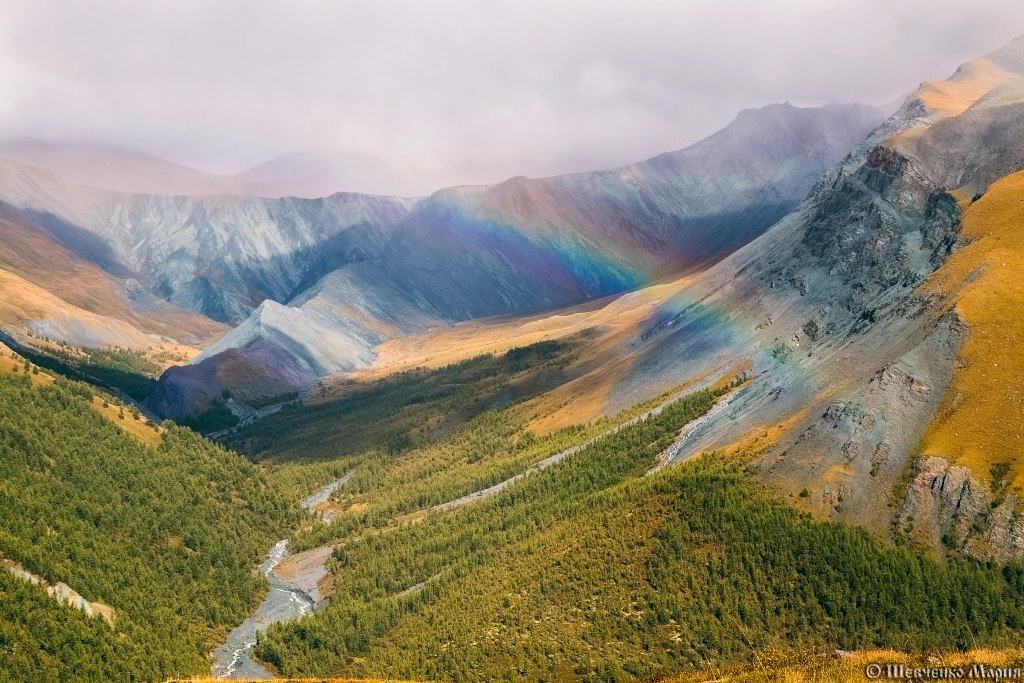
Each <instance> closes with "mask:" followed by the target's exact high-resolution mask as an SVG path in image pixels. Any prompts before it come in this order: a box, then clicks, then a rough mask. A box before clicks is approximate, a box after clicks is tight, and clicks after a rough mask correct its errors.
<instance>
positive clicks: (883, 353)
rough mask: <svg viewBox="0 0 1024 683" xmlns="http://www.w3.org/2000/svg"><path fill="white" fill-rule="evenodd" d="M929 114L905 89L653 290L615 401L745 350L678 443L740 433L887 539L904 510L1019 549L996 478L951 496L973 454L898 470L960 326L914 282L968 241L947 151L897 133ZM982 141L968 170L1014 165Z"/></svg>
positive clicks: (931, 537)
mask: <svg viewBox="0 0 1024 683" xmlns="http://www.w3.org/2000/svg"><path fill="white" fill-rule="evenodd" d="M1019 47H1020V48H1021V50H1024V42H1022V43H1021V44H1020V46H1019ZM1022 64H1024V61H1022ZM972 92H973V91H972ZM1007 92H1008V91H1007V90H1000V91H999V93H1001V94H1000V96H1003V95H1005V94H1006V93H1007ZM974 96H975V97H978V95H976V94H975V95H974ZM1003 104H1006V103H1005V102H1003ZM981 106H982V105H981V104H977V105H975V107H981ZM968 113H970V115H972V116H973V115H974V114H975V113H977V110H976V109H975V108H972V106H971V105H970V103H969V102H968V104H967V105H964V110H963V111H961V112H959V113H957V112H953V113H952V114H947V115H946V118H943V119H941V120H942V121H943V125H947V126H948V125H952V122H955V121H956V120H958V118H959V117H960V116H961V115H963V116H966V115H967V114H968ZM938 120H939V118H937V117H936V116H935V115H933V111H932V110H931V109H930V107H929V106H928V105H927V103H926V102H925V101H924V100H922V99H921V97H919V96H912V97H911V98H910V99H909V100H908V101H907V103H905V104H904V106H903V107H901V109H900V111H899V112H897V114H895V115H894V116H893V118H891V119H890V120H889V121H887V122H886V123H885V124H883V126H881V127H880V128H879V129H878V130H877V131H875V132H874V133H872V134H871V135H870V136H869V137H868V139H867V140H866V141H865V143H864V144H863V145H861V146H860V147H858V148H857V149H856V150H854V151H853V152H852V153H851V154H850V155H849V156H848V157H847V158H846V159H845V160H844V161H843V162H842V163H840V164H838V165H837V166H836V167H835V168H834V169H832V170H831V171H830V172H829V173H828V174H826V176H825V177H824V178H823V179H822V180H821V181H820V182H819V183H818V184H817V186H816V187H815V189H814V190H813V191H812V192H811V194H810V195H809V196H808V198H807V200H806V201H805V202H804V203H802V204H801V206H799V207H798V208H797V209H796V210H795V211H794V212H792V213H791V214H789V215H788V216H787V217H786V218H784V219H783V220H782V221H780V222H779V223H778V224H777V225H776V226H775V227H773V228H772V229H771V230H770V231H769V232H768V233H766V234H765V235H763V236H761V237H760V238H758V239H757V240H755V241H754V242H752V243H751V244H749V245H747V246H746V247H744V248H742V249H740V250H738V251H737V252H736V253H734V254H732V255H731V256H729V257H728V258H726V259H725V260H723V261H722V262H721V263H719V264H717V265H716V266H714V267H713V268H711V269H709V270H708V271H707V272H706V273H704V274H702V275H700V276H699V277H697V278H695V280H694V282H693V284H692V286H690V287H689V288H688V289H686V290H684V291H683V293H682V294H681V295H680V296H679V297H677V298H676V299H675V300H674V301H670V302H668V303H666V304H665V305H664V306H663V307H662V313H661V315H659V316H657V317H656V319H654V320H652V321H651V323H650V324H649V325H648V326H647V327H646V328H645V329H643V330H642V331H641V333H640V335H639V336H638V340H637V347H638V349H639V351H638V356H639V357H638V359H637V360H636V362H635V363H634V364H633V367H632V369H631V371H630V372H629V373H628V374H627V375H626V376H625V377H624V378H623V380H622V381H621V383H620V386H619V387H617V389H616V393H615V394H614V395H613V397H612V409H614V408H618V407H621V406H622V405H623V403H624V402H625V400H626V399H625V397H633V396H636V395H637V392H638V391H643V390H646V391H647V392H648V393H654V392H656V391H658V390H663V389H665V388H666V387H667V386H668V381H669V380H668V378H671V381H673V382H678V381H680V380H681V379H686V378H695V377H702V376H704V375H705V374H706V373H708V372H711V371H713V370H714V368H716V367H731V366H733V365H734V364H736V363H740V362H742V361H744V360H751V361H753V363H754V366H755V369H754V376H755V378H754V379H753V380H752V381H751V382H750V383H749V384H748V385H746V386H745V387H744V388H743V389H742V390H741V391H740V392H738V393H737V395H736V398H735V400H734V401H733V402H732V403H731V404H730V405H729V406H728V407H727V409H725V410H723V411H722V412H721V413H718V414H716V415H714V416H713V418H712V419H710V420H708V421H707V422H706V423H704V424H702V425H701V426H700V428H699V429H698V430H695V431H694V433H691V434H688V435H687V437H686V442H685V447H682V448H680V449H678V458H679V459H685V458H686V457H689V456H692V455H694V454H697V453H700V452H705V451H708V450H711V449H715V448H723V447H733V446H738V445H739V444H744V445H745V446H744V448H746V449H747V450H746V452H747V453H748V455H749V456H750V457H752V459H753V461H752V463H751V469H752V470H753V471H755V472H756V473H758V475H759V476H760V477H762V478H763V479H764V480H765V481H767V482H769V483H770V484H772V485H773V486H774V487H775V488H776V489H778V490H779V491H781V492H782V493H783V494H784V495H786V496H791V497H792V500H793V502H794V503H795V504H797V505H799V506H801V507H804V508H806V509H808V510H809V511H811V512H814V513H815V514H817V515H819V516H822V517H827V518H836V519H843V520H848V521H851V522H856V523H858V524H862V525H865V526H868V527H869V528H871V529H873V530H875V531H876V532H877V533H878V534H880V535H883V536H886V537H890V538H893V539H894V540H900V538H901V537H902V534H903V532H902V531H901V529H903V528H904V527H906V526H907V522H908V520H910V519H911V518H912V519H913V525H911V526H912V530H913V535H914V540H916V541H918V542H920V543H922V544H924V545H927V546H930V547H934V548H937V549H940V548H942V547H943V545H942V544H943V539H944V538H946V539H947V542H950V543H951V542H953V541H956V543H957V544H959V547H960V548H961V549H962V550H963V551H964V552H968V553H971V554H975V555H984V556H992V557H1000V558H1007V557H1018V556H1020V548H1019V544H1018V540H1017V539H1018V538H1019V527H1018V526H1017V522H1016V517H1015V516H1014V511H1013V510H1014V508H1013V505H1014V504H1013V503H1012V502H1010V498H1011V497H1010V496H1006V498H1005V499H999V500H998V501H997V504H996V505H995V506H993V505H992V503H993V500H992V499H990V498H984V496H983V495H982V494H984V493H985V491H986V490H987V487H985V486H983V487H981V492H980V493H979V491H978V488H979V487H978V486H977V485H976V482H972V483H971V484H970V486H971V487H972V488H971V493H970V495H966V494H965V495H964V496H963V497H961V496H960V494H959V493H957V494H956V499H955V500H950V499H949V496H951V495H953V494H952V493H950V491H951V489H950V486H953V489H956V482H958V481H960V482H967V481H970V477H969V476H968V474H969V472H966V471H960V470H955V469H954V470H952V471H951V472H950V473H949V474H948V476H947V485H946V486H945V487H942V486H937V488H936V489H935V491H937V492H938V493H935V492H933V490H932V488H931V481H932V478H934V476H935V473H934V472H933V470H935V468H936V467H937V466H938V465H937V464H935V463H931V464H929V465H928V470H927V473H926V474H920V477H921V479H920V481H919V480H918V478H917V475H913V476H911V478H910V480H911V481H912V483H913V485H912V486H911V489H910V493H907V492H906V491H907V489H906V488H905V487H906V485H907V482H908V479H907V476H906V474H905V473H907V472H911V471H913V470H912V462H913V459H914V458H915V457H916V455H917V449H918V446H919V443H920V439H921V437H922V435H923V434H924V430H925V428H926V427H927V426H928V425H929V423H930V422H931V421H932V419H933V416H934V415H935V412H936V410H937V409H938V407H939V404H940V402H941V400H942V399H943V397H944V396H945V394H946V390H947V387H948V386H949V384H950V382H951V379H952V376H953V372H954V370H955V368H956V367H957V359H958V354H959V352H960V349H961V347H962V345H963V343H964V341H965V339H966V335H967V332H968V327H967V325H966V324H965V323H964V321H963V320H962V319H961V318H960V317H959V315H957V314H956V313H955V312H954V311H953V308H954V302H953V301H952V300H949V299H946V298H944V297H942V296H939V295H937V294H932V293H929V290H928V289H927V288H925V287H922V284H923V283H925V281H926V280H927V279H928V278H929V277H930V276H931V275H932V274H933V273H934V272H935V271H936V270H937V269H938V268H939V267H940V266H941V265H942V264H943V263H945V262H946V260H947V259H948V258H949V256H950V255H951V254H952V253H954V252H955V251H956V250H958V249H960V248H961V247H962V246H964V244H965V242H964V240H963V239H962V237H961V233H960V231H961V223H962V211H961V208H960V206H959V205H958V203H957V201H956V200H955V199H954V196H953V194H952V193H951V192H950V191H949V188H950V185H949V178H950V177H951V176H950V175H948V174H947V173H945V171H943V172H941V173H940V172H938V170H939V166H941V164H942V163H944V159H943V157H941V156H940V155H936V156H934V157H928V158H925V157H923V156H922V155H921V154H920V151H921V148H916V147H913V146H912V145H910V144H909V143H908V140H923V139H924V138H925V137H926V136H927V135H928V134H929V132H930V130H931V127H932V126H933V125H935V121H938ZM995 120H996V119H994V118H993V119H991V121H995ZM993 125H995V124H993ZM990 133H991V130H990ZM1011 137H1013V136H1012V135H1011ZM1014 140H1015V138H1014ZM1013 145H1016V142H1013V144H1012V145H1011V147H1013ZM985 149H986V151H985V152H984V153H985V155H986V157H985V163H984V164H979V165H976V166H974V167H972V169H973V170H972V169H968V171H969V172H970V173H971V174H972V175H971V177H972V178H975V179H981V180H982V181H983V180H984V179H985V178H986V177H988V176H986V175H985V174H986V173H988V171H985V169H990V170H991V169H998V170H997V171H993V172H996V173H1001V172H1003V171H1005V170H1006V169H1007V168H1009V169H1015V168H1016V167H1017V166H1018V165H1019V163H1018V162H1017V161H1014V160H1013V158H1014V154H1013V153H1010V154H1008V155H1007V156H1004V157H1001V158H1000V159H998V160H995V159H994V156H993V155H995V156H999V154H1000V152H999V151H998V150H997V149H996V146H995V144H994V143H993V144H992V145H989V146H988V147H986V148H985ZM1011 152H1012V150H1011ZM956 158H957V157H956V156H955V155H954V156H952V157H949V158H946V159H945V161H949V162H950V163H957V162H956ZM996 161H998V163H995V162H996ZM1003 162H1006V164H1009V165H1008V166H1006V165H1005V164H1004V163H1003ZM937 164H938V166H937ZM965 177H966V176H965ZM972 182H973V181H972ZM616 396H619V397H623V399H621V400H622V401H623V402H622V403H616V400H618V399H616ZM751 444H754V445H755V446H756V447H753V446H751ZM985 475H986V473H980V474H979V473H974V474H973V475H972V476H973V477H975V478H977V477H979V476H980V477H982V478H984V477H985ZM901 487H903V488H901ZM894 491H897V493H898V495H895V496H894V494H893V492H894ZM908 496H909V497H908ZM957 505H959V512H957V510H958V508H957ZM986 506H988V508H986ZM986 509H991V512H987V511H986ZM997 511H998V514H997ZM968 532H970V533H968ZM951 539H952V540H951ZM957 539H959V540H957Z"/></svg>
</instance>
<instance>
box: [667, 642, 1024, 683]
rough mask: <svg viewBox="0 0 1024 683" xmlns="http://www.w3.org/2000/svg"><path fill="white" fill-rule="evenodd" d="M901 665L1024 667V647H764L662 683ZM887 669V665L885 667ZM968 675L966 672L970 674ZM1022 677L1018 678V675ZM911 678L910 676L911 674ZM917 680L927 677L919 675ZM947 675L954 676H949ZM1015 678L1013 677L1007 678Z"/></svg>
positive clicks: (804, 682)
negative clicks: (749, 657)
mask: <svg viewBox="0 0 1024 683" xmlns="http://www.w3.org/2000/svg"><path fill="white" fill-rule="evenodd" d="M873 664H878V665H882V666H883V667H884V666H885V665H886V664H902V665H903V666H904V667H907V668H923V667H927V668H935V667H951V668H957V667H963V668H964V669H966V670H967V671H969V670H970V666H971V665H973V664H981V665H985V666H986V667H990V668H1017V667H1024V650H1021V649H1019V648H1014V649H1006V650H984V649H977V650H970V651H967V652H953V653H947V652H932V653H925V654H914V655H910V654H906V653H903V652H895V651H892V650H864V651H858V652H850V653H839V652H836V653H827V654H804V655H801V656H793V655H783V654H773V653H766V652H762V653H759V654H757V655H755V658H754V661H753V662H751V663H749V664H745V665H742V666H730V667H722V668H714V667H713V668H711V669H709V670H704V671H700V672H690V673H685V674H678V675H675V676H670V677H668V678H664V679H662V681H661V683H711V682H712V681H714V682H716V683H852V682H853V681H867V680H883V681H884V680H893V679H890V678H887V677H885V676H884V675H883V676H881V677H879V678H869V677H868V676H867V674H866V671H867V668H868V666H869V665H873ZM883 673H884V669H883ZM965 677H966V676H965ZM1018 678H1019V677H1018ZM907 680H910V679H909V678H908V679H907ZM913 680H922V679H921V678H915V679H913ZM946 680H949V677H947V679H946ZM1002 680H1010V679H1006V678H1004V679H1002Z"/></svg>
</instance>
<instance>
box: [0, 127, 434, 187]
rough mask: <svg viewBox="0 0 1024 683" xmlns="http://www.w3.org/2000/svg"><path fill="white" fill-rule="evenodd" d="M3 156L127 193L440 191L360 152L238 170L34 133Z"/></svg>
mask: <svg viewBox="0 0 1024 683" xmlns="http://www.w3.org/2000/svg"><path fill="white" fill-rule="evenodd" d="M0 157H4V158H6V159H10V160H12V161H16V162H18V163H22V164H27V165H29V166H37V167H39V168H44V169H46V170H48V171H51V172H52V173H56V174H57V175H60V176H61V177H63V178H65V179H67V180H69V181H71V182H72V183H75V184H78V185H88V186H90V187H96V188H101V189H104V190H113V191H115V192H122V193H125V194H160V195H195V196H206V195H222V194H237V195H253V196H257V197H268V198H275V197H306V198H310V199H315V198H317V197H327V196H328V195H332V194H334V193H336V192H340V191H342V190H346V191H355V192H365V193H367V194H380V195H400V196H406V197H412V196H421V195H423V194H426V193H428V192H430V191H431V190H432V189H434V188H432V187H430V186H429V185H427V184H425V183H423V182H422V181H418V180H416V179H415V178H412V177H410V176H409V175H407V174H404V173H402V172H401V171H399V170H398V169H396V168H393V167H392V166H390V165H388V164H387V163H385V162H383V161H381V160H380V159H376V158H375V157H372V156H370V155H368V154H361V153H359V152H321V153H311V152H305V153H301V152H295V153H292V154H285V155H282V156H279V157H276V158H274V159H271V160H270V161H267V162H264V163H262V164H259V165H257V166H254V167H252V168H250V169H247V170H244V171H241V172H239V173H234V174H220V173H207V172H205V171H199V170H197V169H194V168H189V167H187V166H182V165H180V164H175V163H173V162H170V161H167V160H165V159H161V158H160V157H157V156H154V155H152V154H145V153H143V152H138V151H135V150H131V149H125V148H122V147H117V146H114V145H102V144H97V143H81V142H66V141H53V140H40V139H34V138H19V139H12V140H5V141H0Z"/></svg>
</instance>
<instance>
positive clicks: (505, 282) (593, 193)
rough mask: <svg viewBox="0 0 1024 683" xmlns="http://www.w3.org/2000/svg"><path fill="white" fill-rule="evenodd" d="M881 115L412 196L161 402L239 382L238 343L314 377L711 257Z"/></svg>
mask: <svg viewBox="0 0 1024 683" xmlns="http://www.w3.org/2000/svg"><path fill="white" fill-rule="evenodd" d="M881 118H882V113H881V112H880V111H878V110H876V109H874V108H871V107H865V106H861V105H830V106H827V107H821V108H817V109H800V108H797V107H793V106H791V105H788V104H785V105H772V106H768V107H765V108H762V109H759V110H752V111H747V112H743V113H741V114H740V115H739V116H738V117H737V118H736V120H735V121H734V122H733V123H731V124H730V125H729V126H728V127H727V128H725V129H724V130H722V131H721V132H719V133H717V134H715V135H713V136H712V137H710V138H708V139H707V140H704V141H702V142H700V143H698V144H696V145H694V146H692V147H690V148H687V149H685V150H681V151H678V152H672V153H669V154H664V155H661V156H658V157H655V158H653V159H650V160H648V161H646V162H642V163H638V164H633V165H631V166H627V167H624V168H621V169H616V170H612V171H602V172H596V173H585V174H575V175H570V176H561V177H556V178H546V179H538V180H531V179H527V178H513V179H511V180H508V181H506V182H504V183H500V184H498V185H495V186H481V187H459V188H450V189H446V190H442V191H439V192H437V193H435V194H433V195H431V196H430V197H428V198H426V199H423V200H421V201H419V202H417V203H415V204H414V205H412V206H411V207H410V210H409V213H408V215H406V216H405V217H404V218H403V219H402V220H401V221H400V222H399V224H398V225H397V226H396V227H395V228H394V229H393V230H392V231H391V232H390V233H389V235H388V237H387V238H386V239H385V240H384V241H383V242H382V243H381V247H380V249H379V252H378V253H377V254H376V255H373V256H371V257H369V258H365V259H352V260H351V261H350V262H349V263H345V264H342V265H340V266H339V267H338V268H337V269H336V270H334V271H333V272H330V273H329V274H327V275H325V276H324V277H323V279H322V280H321V281H320V282H318V283H317V284H316V285H315V286H314V287H312V288H311V289H309V290H307V291H305V292H302V293H299V294H297V295H296V296H295V297H294V298H292V299H291V300H287V301H286V300H284V299H280V298H274V301H267V302H265V303H264V304H262V305H261V307H260V309H259V310H258V311H257V312H256V313H254V315H253V316H252V317H251V318H250V319H248V320H246V321H244V322H242V323H241V324H240V325H239V326H238V328H236V330H234V331H233V332H232V334H230V335H228V336H226V337H225V338H224V339H222V340H221V341H220V342H219V343H218V344H217V345H215V346H213V347H211V348H210V349H208V350H207V351H206V352H205V353H204V354H203V355H202V356H201V357H199V358H198V359H197V360H196V363H197V364H198V365H197V366H195V367H189V368H176V369H174V370H172V371H171V372H170V373H169V374H168V375H167V376H166V377H165V382H164V385H165V388H166V389H167V392H165V396H164V397H163V399H162V400H161V403H160V404H159V408H160V410H162V411H165V412H166V413H167V414H171V415H176V414H181V411H182V410H188V409H189V407H190V406H193V405H196V404H197V403H198V404H201V403H202V402H203V401H204V400H208V399H209V398H211V397H214V396H217V395H219V394H220V393H221V392H222V391H223V389H225V388H227V389H231V388H233V385H232V376H229V375H228V374H227V373H225V372H223V371H221V370H219V369H218V367H217V365H218V363H219V361H218V359H217V356H218V354H220V353H223V352H226V351H228V350H229V349H232V348H234V349H238V351H237V352H235V353H233V354H232V355H231V359H232V364H233V367H235V368H236V370H237V361H238V359H239V358H240V357H245V358H249V359H250V360H251V361H252V362H253V363H254V364H256V366H258V367H253V368H251V369H250V370H248V371H243V372H242V374H248V375H252V376H268V375H273V376H275V377H276V379H275V381H274V382H272V385H273V387H274V388H275V390H276V389H280V388H281V387H282V386H283V385H284V384H291V385H292V388H293V389H294V388H299V389H301V388H304V387H305V386H308V385H309V384H311V383H312V382H313V381H315V380H317V379H319V378H321V377H324V376H326V375H329V374H332V373H336V372H342V371H348V370H352V369H355V368H358V367H361V366H365V365H366V364H367V363H368V361H369V360H370V359H372V357H373V349H374V348H375V347H376V346H377V345H378V344H380V343H381V342H383V341H385V340H387V339H389V338H394V337H395V336H400V335H406V334H410V333H413V332H420V331H424V330H426V329H429V328H431V327H437V326H444V325H447V324H450V323H452V322H455V321H459V320H466V319H472V318H480V317H484V316H492V315H508V314H524V313H530V312H535V311H541V310H546V309H553V308H557V307H562V306H566V305H571V304H574V303H577V302H581V301H586V300H589V299H593V298H595V297H602V296H606V295H610V294H615V293H619V292H623V291H626V290H629V289H633V288H636V287H641V286H644V285H646V284H649V283H651V282H653V281H655V280H657V279H658V278H661V277H663V276H666V275H668V274H670V273H678V272H680V271H690V270H694V269H700V268H703V267H706V265H707V264H709V263H713V262H714V261H715V260H717V259H719V258H721V257H722V256H723V255H725V254H727V253H729V252H730V251H731V250H733V249H735V248H736V247H738V246H740V245H742V244H744V243H746V242H747V241H749V240H751V239H753V238H754V237H756V236H757V235H758V234H760V233H761V232H762V231H763V230H765V229H766V228H767V227H768V226H769V225H771V224H772V223H773V222H775V221H776V220H777V219H778V218H779V217H781V216H782V215H784V214H785V213H786V212H787V211H788V210H789V209H790V208H792V207H793V206H795V205H796V204H797V203H798V202H799V201H800V200H801V199H802V198H803V196H804V195H805V194H806V192H807V190H808V189H810V187H811V186H812V185H813V183H814V181H815V180H817V178H818V177H820V175H821V174H822V173H823V172H824V171H825V170H826V169H827V168H828V167H829V166H831V165H832V164H833V163H835V162H836V161H837V160H838V159H840V158H841V157H842V156H843V154H844V153H845V152H846V150H848V149H849V148H850V147H851V146H852V145H853V144H855V143H856V142H858V141H859V140H860V139H861V138H862V137H863V136H864V135H865V134H866V133H867V131H869V130H870V129H871V128H872V127H874V126H875V125H877V123H878V122H879V121H880V120H881ZM275 302H276V303H275ZM280 303H286V304H287V309H285V308H283V307H281V306H279V305H278V304H280ZM284 321H287V322H284ZM328 330H330V331H328ZM329 338H334V339H337V340H342V339H344V341H343V342H341V341H339V343H338V344H334V343H333V342H332V343H330V344H327V343H326V340H327V339H329ZM318 340H319V341H318ZM346 349H347V350H348V351H346ZM279 367H288V368H289V369H288V371H287V373H280V372H278V371H277V369H276V368H279ZM296 373H298V374H296ZM283 374H287V375H288V377H284V376H283ZM198 386H203V387H204V389H203V390H202V391H201V392H198V393H197V392H196V391H195V388H196V387H198ZM234 388H237V387H234ZM250 388H251V385H250Z"/></svg>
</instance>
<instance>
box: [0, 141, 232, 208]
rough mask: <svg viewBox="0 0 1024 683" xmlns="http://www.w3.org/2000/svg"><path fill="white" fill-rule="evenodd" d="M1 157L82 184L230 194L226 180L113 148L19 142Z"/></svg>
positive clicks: (0, 146) (1, 145)
mask: <svg viewBox="0 0 1024 683" xmlns="http://www.w3.org/2000/svg"><path fill="white" fill-rule="evenodd" d="M0 157H3V158H5V159H10V160H12V161H16V162H18V163H20V164H27V165H29V166H36V167H39V168H44V169H46V170H48V171H50V172H52V173H56V174H57V175H59V176H61V177H62V178H64V179H66V180H68V181H70V182H72V183H75V184H78V185H88V186H90V187H97V188H102V189H105V190H114V191H117V192H125V193H129V194H146V193H153V194H170V195H175V194H207V193H220V192H229V191H230V190H229V189H228V188H229V187H230V186H229V184H226V183H227V180H228V176H221V175H217V174H215V173H204V172H203V171H198V170H196V169H194V168H188V167H187V166H181V165H179V164H175V163H172V162H170V161H167V160H165V159H161V158H159V157H156V156H153V155H151V154H145V153H143V152H138V151H135V150H130V149H125V148H122V147H117V146H114V145H101V144H95V143H74V142H59V141H50V140H39V139H35V138H19V139H13V140H4V141H2V142H0Z"/></svg>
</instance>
